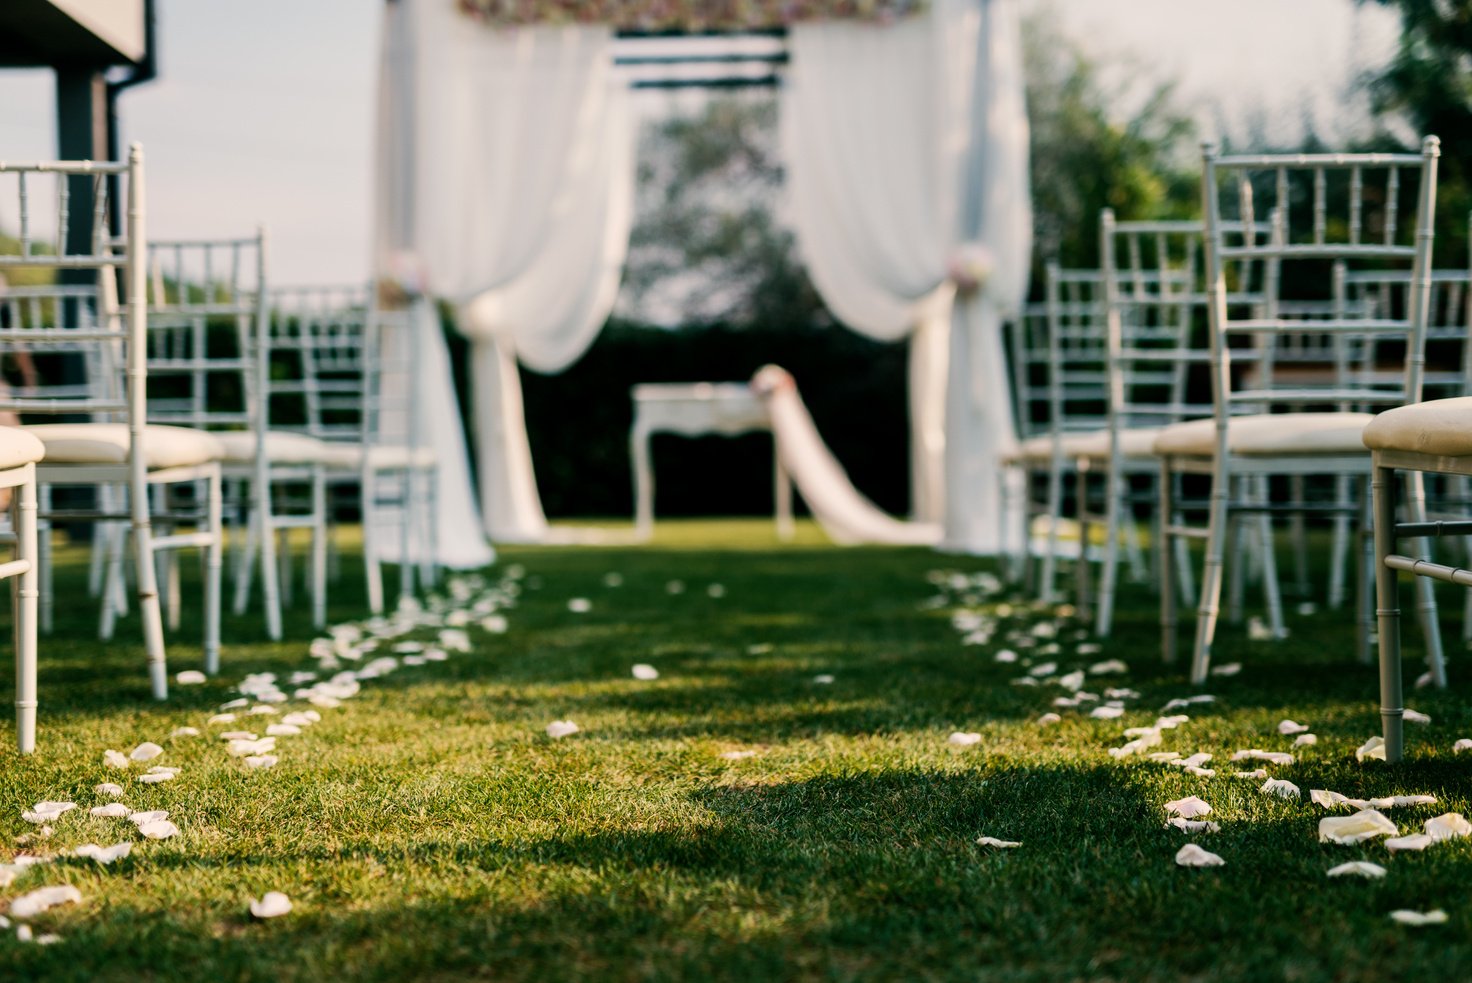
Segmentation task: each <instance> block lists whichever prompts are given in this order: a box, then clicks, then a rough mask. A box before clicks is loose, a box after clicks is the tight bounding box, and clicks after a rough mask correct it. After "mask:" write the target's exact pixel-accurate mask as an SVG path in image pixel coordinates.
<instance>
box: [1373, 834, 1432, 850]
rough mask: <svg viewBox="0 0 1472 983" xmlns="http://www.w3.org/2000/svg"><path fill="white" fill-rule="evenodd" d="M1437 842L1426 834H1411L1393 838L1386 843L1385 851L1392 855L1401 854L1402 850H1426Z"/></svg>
mask: <svg viewBox="0 0 1472 983" xmlns="http://www.w3.org/2000/svg"><path fill="white" fill-rule="evenodd" d="M1435 842H1436V841H1435V840H1434V839H1432V838H1431V837H1430V836H1427V835H1426V834H1425V833H1409V834H1407V835H1405V836H1393V837H1391V838H1390V839H1388V840H1386V841H1385V849H1387V850H1389V851H1390V852H1391V853H1399V852H1400V851H1402V850H1424V849H1426V848H1427V847H1428V846H1430V845H1431V844H1433V843H1435Z"/></svg>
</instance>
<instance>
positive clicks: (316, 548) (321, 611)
mask: <svg viewBox="0 0 1472 983" xmlns="http://www.w3.org/2000/svg"><path fill="white" fill-rule="evenodd" d="M312 627H314V628H318V629H321V628H325V627H327V477H326V475H324V474H323V473H322V470H321V469H320V468H317V469H314V470H313V472H312Z"/></svg>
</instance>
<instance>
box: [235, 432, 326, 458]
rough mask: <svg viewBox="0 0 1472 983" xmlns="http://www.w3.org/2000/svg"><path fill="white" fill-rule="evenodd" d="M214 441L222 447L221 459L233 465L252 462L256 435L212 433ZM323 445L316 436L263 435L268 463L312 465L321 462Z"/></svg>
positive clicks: (297, 434)
mask: <svg viewBox="0 0 1472 983" xmlns="http://www.w3.org/2000/svg"><path fill="white" fill-rule="evenodd" d="M213 436H214V438H215V439H216V440H218V441H219V442H220V443H221V444H222V445H223V446H224V448H225V460H227V461H233V462H237V463H239V462H246V461H254V460H255V459H256V435H255V434H254V433H252V432H251V431H249V430H229V431H225V432H216V433H215V434H214V435H213ZM326 446H327V445H326V444H325V443H324V442H323V441H321V440H318V439H317V438H316V437H311V436H308V435H307V434H304V433H292V432H291V431H289V430H271V431H268V432H267V433H266V460H268V461H270V462H271V463H272V464H316V463H317V462H318V461H321V460H322V455H323V453H324V450H325V448H326Z"/></svg>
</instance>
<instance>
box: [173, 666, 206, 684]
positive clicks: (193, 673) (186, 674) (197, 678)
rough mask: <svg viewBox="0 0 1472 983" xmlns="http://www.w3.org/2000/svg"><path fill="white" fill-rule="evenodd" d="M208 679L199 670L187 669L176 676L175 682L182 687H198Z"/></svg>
mask: <svg viewBox="0 0 1472 983" xmlns="http://www.w3.org/2000/svg"><path fill="white" fill-rule="evenodd" d="M207 678H208V677H206V676H205V674H204V673H202V672H200V671H199V670H198V669H185V670H184V671H183V672H181V673H178V674H176V675H175V676H174V682H176V683H178V684H179V685H180V686H198V685H199V684H200V683H203V682H205V681H206V679H207Z"/></svg>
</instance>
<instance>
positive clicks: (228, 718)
mask: <svg viewBox="0 0 1472 983" xmlns="http://www.w3.org/2000/svg"><path fill="white" fill-rule="evenodd" d="M205 723H207V724H209V725H210V726H211V727H214V726H216V725H218V724H233V723H235V714H233V713H217V714H215V715H214V716H213V717H211V718H210V719H208V720H206V721H205Z"/></svg>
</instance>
